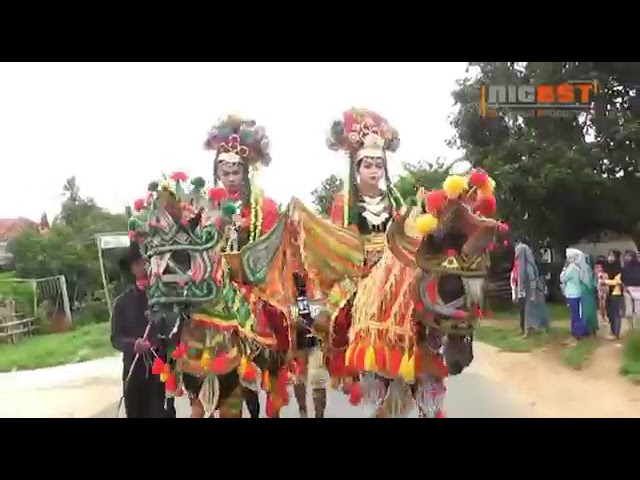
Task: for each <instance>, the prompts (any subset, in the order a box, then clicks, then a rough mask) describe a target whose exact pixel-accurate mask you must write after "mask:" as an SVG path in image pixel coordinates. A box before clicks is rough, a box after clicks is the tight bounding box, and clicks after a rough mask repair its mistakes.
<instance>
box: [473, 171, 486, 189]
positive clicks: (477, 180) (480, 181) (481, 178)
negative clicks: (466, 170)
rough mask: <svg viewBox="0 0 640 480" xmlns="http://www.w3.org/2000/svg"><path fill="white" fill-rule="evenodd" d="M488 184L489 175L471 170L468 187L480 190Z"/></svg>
mask: <svg viewBox="0 0 640 480" xmlns="http://www.w3.org/2000/svg"><path fill="white" fill-rule="evenodd" d="M488 183H489V175H487V174H486V172H483V171H482V170H471V173H470V175H469V185H471V186H472V187H476V188H478V189H481V188H483V187H485V186H486V185H487V184H488Z"/></svg>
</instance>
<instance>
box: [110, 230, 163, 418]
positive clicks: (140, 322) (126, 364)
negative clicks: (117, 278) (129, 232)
mask: <svg viewBox="0 0 640 480" xmlns="http://www.w3.org/2000/svg"><path fill="white" fill-rule="evenodd" d="M120 269H121V273H122V275H123V277H124V278H125V279H130V280H132V281H131V282H127V283H130V285H129V286H128V288H126V290H125V291H124V292H123V293H122V294H120V295H119V296H118V297H117V298H116V300H115V302H114V306H113V318H112V320H111V344H112V345H113V348H115V349H116V350H118V351H120V352H122V354H123V355H122V363H123V365H122V380H123V397H124V404H125V409H126V413H127V418H175V416H176V412H175V406H174V403H173V399H167V400H166V408H165V387H164V384H163V383H162V382H161V381H160V378H159V377H158V376H157V375H153V374H152V371H151V370H152V364H153V360H154V358H155V357H161V358H162V356H163V352H161V351H160V350H159V348H158V345H156V344H155V343H156V342H155V341H154V338H155V332H154V331H153V330H154V329H153V326H152V325H151V324H150V322H149V320H148V316H147V312H148V304H147V294H146V292H145V289H146V287H147V285H148V283H149V282H148V277H147V269H146V265H145V261H144V257H143V256H142V253H141V252H140V248H139V246H138V244H137V243H135V242H132V243H131V245H130V246H129V248H128V250H127V252H126V254H125V255H124V256H123V258H122V259H121V260H120Z"/></svg>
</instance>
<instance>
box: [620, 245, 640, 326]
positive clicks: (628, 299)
mask: <svg viewBox="0 0 640 480" xmlns="http://www.w3.org/2000/svg"><path fill="white" fill-rule="evenodd" d="M624 257H625V259H624V267H623V268H622V284H623V285H624V303H625V318H627V319H629V322H630V324H631V328H632V329H635V328H636V325H637V323H638V319H639V318H640V262H639V261H638V254H637V253H636V252H634V251H633V250H627V251H626V252H624Z"/></svg>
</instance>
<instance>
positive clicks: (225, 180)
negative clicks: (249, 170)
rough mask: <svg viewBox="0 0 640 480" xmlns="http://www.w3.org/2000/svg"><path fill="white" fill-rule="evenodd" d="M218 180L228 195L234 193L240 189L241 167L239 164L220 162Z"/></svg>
mask: <svg viewBox="0 0 640 480" xmlns="http://www.w3.org/2000/svg"><path fill="white" fill-rule="evenodd" d="M218 179H219V180H220V181H221V182H222V186H223V187H224V188H225V190H227V191H228V192H229V193H236V192H239V191H240V190H241V189H242V183H243V182H242V180H243V176H242V165H240V164H239V163H226V162H221V163H219V164H218Z"/></svg>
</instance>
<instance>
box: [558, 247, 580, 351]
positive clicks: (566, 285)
mask: <svg viewBox="0 0 640 480" xmlns="http://www.w3.org/2000/svg"><path fill="white" fill-rule="evenodd" d="M581 255H582V252H581V251H580V250H576V249H575V248H567V250H566V257H567V260H566V262H565V265H564V268H563V269H562V272H561V273H560V285H561V288H562V293H563V295H564V297H565V299H566V301H567V306H568V307H569V315H570V318H571V336H572V337H573V339H574V340H576V341H578V340H581V339H582V338H583V337H585V336H586V335H587V327H586V325H585V321H584V318H583V316H582V305H581V303H582V293H583V288H582V285H583V282H584V277H585V276H586V275H585V273H586V272H583V271H582V269H581V268H580V256H581Z"/></svg>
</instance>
